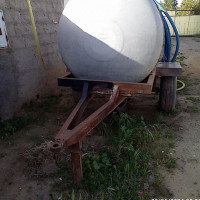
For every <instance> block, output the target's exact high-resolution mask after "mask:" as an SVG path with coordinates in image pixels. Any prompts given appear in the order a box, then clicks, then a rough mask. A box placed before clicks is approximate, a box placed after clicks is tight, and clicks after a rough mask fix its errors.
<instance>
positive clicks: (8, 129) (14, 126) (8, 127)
mask: <svg viewBox="0 0 200 200" xmlns="http://www.w3.org/2000/svg"><path fill="white" fill-rule="evenodd" d="M32 121H33V119H31V118H23V117H21V118H14V119H11V120H7V121H5V122H2V123H1V124H0V139H5V138H8V137H9V136H11V135H14V133H16V132H17V131H19V130H21V129H23V128H25V127H27V126H28V125H30V124H31V123H32Z"/></svg>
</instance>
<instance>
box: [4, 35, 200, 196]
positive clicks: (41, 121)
mask: <svg viewBox="0 0 200 200" xmlns="http://www.w3.org/2000/svg"><path fill="white" fill-rule="evenodd" d="M179 60H180V61H181V63H182V65H183V70H184V72H183V77H182V78H181V80H183V81H184V82H185V83H186V88H185V89H184V90H182V91H180V92H179V93H178V97H177V109H176V112H177V113H176V116H175V117H173V118H172V117H170V116H165V118H164V120H166V122H167V123H169V124H171V126H172V129H173V130H174V131H175V132H176V133H177V134H178V137H177V141H176V144H175V148H174V149H172V154H173V156H174V157H175V158H176V159H177V167H176V168H175V169H174V170H172V171H167V170H166V169H162V168H161V169H160V171H161V174H162V175H163V177H164V183H165V185H166V187H167V188H168V189H169V191H170V192H171V193H172V194H173V197H174V198H198V197H200V173H199V171H200V165H199V164H200V153H199V152H200V136H199V135H200V107H199V105H200V77H199V75H200V39H199V38H195V37H193V38H190V37H183V38H181V48H180V55H179ZM61 94H62V97H61V98H60V99H59V101H58V103H57V106H56V107H54V109H53V110H51V104H50V108H49V107H46V104H48V102H49V101H47V102H46V104H44V105H43V104H40V103H38V102H37V101H38V100H37V101H36V102H35V101H33V102H30V105H32V107H33V109H32V110H30V111H29V112H31V114H32V115H35V116H36V117H38V119H36V121H35V122H34V123H33V124H31V125H30V126H29V127H28V128H25V129H23V130H21V131H19V132H17V133H16V134H15V135H13V136H12V137H10V138H9V139H6V140H3V141H0V200H5V199H6V200H52V199H53V198H52V195H51V187H52V183H53V182H55V181H59V179H58V180H57V179H56V180H55V179H54V178H48V177H46V176H44V178H43V176H41V174H45V175H48V174H51V173H52V172H55V171H56V170H57V166H56V164H55V161H54V159H46V160H44V159H43V160H42V162H41V163H42V164H41V165H42V166H41V167H40V170H39V171H38V170H36V169H35V168H34V167H33V165H31V166H30V165H29V163H28V161H27V159H26V158H27V156H30V154H29V153H30V149H32V148H33V147H35V146H36V145H39V144H41V143H43V142H45V141H50V140H53V137H54V135H55V134H56V133H57V132H58V130H59V128H60V127H61V126H62V124H63V123H64V121H65V120H66V118H67V116H68V115H69V113H70V112H71V111H72V109H73V106H74V105H75V102H74V100H73V98H72V92H71V91H70V90H69V89H62V91H61ZM41 101H42V100H41ZM30 105H29V107H30ZM35 108H37V110H35ZM127 108H128V109H127V110H126V111H127V112H128V113H130V114H133V113H140V114H142V115H143V116H144V117H145V118H147V119H148V118H151V116H152V115H155V114H156V113H158V96H155V95H148V96H141V95H139V96H136V97H135V98H134V99H132V100H131V101H129V103H128V105H127ZM88 109H89V110H93V107H90V108H88ZM46 111H48V112H46ZM23 114H24V113H22V115H23ZM26 114H27V113H26ZM96 131H98V129H97V130H96ZM98 142H99V141H98ZM98 142H97V143H98ZM94 143H95V137H94V139H93V140H91V141H89V143H88V144H87V145H98V144H94ZM47 146H48V145H47ZM32 151H37V152H38V151H40V149H37V148H35V149H32ZM42 156H43V157H44V155H41V157H42ZM46 156H47V158H49V155H46ZM33 160H34V159H33ZM29 161H30V159H29ZM38 162H39V161H38ZM36 164H37V163H36ZM39 176H40V178H38V177H39ZM155 198H156V197H155Z"/></svg>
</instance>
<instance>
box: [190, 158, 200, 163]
mask: <svg viewBox="0 0 200 200" xmlns="http://www.w3.org/2000/svg"><path fill="white" fill-rule="evenodd" d="M187 161H188V162H190V163H192V162H196V163H198V162H199V161H198V159H197V158H188V159H187Z"/></svg>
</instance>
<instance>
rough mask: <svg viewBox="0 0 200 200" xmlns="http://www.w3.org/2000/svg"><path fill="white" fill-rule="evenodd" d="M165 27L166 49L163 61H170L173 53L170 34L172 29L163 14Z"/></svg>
mask: <svg viewBox="0 0 200 200" xmlns="http://www.w3.org/2000/svg"><path fill="white" fill-rule="evenodd" d="M161 17H162V20H163V24H164V29H165V50H164V56H163V58H162V62H169V61H170V54H171V36H170V30H169V27H168V24H167V21H166V19H165V18H164V16H163V15H162V14H161Z"/></svg>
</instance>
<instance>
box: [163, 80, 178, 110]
mask: <svg viewBox="0 0 200 200" xmlns="http://www.w3.org/2000/svg"><path fill="white" fill-rule="evenodd" d="M176 88H177V77H175V76H162V77H161V82H160V97H159V108H160V110H161V111H165V112H171V111H172V110H173V109H174V108H175V104H176Z"/></svg>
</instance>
